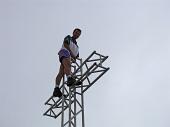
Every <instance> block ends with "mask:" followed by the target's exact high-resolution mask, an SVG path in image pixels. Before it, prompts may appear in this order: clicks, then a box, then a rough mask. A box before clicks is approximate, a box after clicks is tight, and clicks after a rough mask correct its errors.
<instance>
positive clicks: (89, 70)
mask: <svg viewBox="0 0 170 127" xmlns="http://www.w3.org/2000/svg"><path fill="white" fill-rule="evenodd" d="M107 58H108V56H103V55H101V54H99V53H97V52H96V51H94V52H92V53H91V55H90V56H89V57H88V58H87V59H86V60H85V61H82V59H78V60H77V62H76V63H72V72H73V73H72V74H73V75H74V76H75V77H76V80H77V81H82V82H83V84H82V85H79V86H72V87H67V86H66V83H67V82H66V81H65V77H63V84H62V85H61V87H60V89H61V91H62V93H63V94H64V96H62V97H61V98H56V97H53V96H51V97H50V98H49V99H48V100H47V101H46V102H45V105H48V106H49V108H48V110H47V111H46V112H45V113H44V115H46V116H49V117H53V118H58V117H61V127H65V126H67V125H68V127H77V126H78V127H85V118H84V116H85V115H84V92H85V91H87V90H88V89H89V88H90V87H91V86H92V85H93V84H94V83H95V82H96V81H97V80H98V79H99V78H100V77H102V76H103V75H104V74H105V73H106V72H107V71H108V70H109V68H108V67H104V66H103V65H102V64H103V62H104V61H105V60H106V59H107ZM80 114H81V115H80Z"/></svg>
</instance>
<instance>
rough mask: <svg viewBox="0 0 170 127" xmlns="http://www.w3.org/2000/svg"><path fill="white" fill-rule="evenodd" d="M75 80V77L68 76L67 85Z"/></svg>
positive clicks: (70, 84)
mask: <svg viewBox="0 0 170 127" xmlns="http://www.w3.org/2000/svg"><path fill="white" fill-rule="evenodd" d="M75 82H76V79H75V78H73V77H68V79H67V86H72V85H73V84H74V83H75Z"/></svg>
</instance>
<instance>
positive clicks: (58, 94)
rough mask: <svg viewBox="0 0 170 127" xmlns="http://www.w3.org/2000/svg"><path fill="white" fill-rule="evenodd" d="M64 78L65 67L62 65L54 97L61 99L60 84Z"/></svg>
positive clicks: (56, 81)
mask: <svg viewBox="0 0 170 127" xmlns="http://www.w3.org/2000/svg"><path fill="white" fill-rule="evenodd" d="M63 76H64V67H63V65H62V64H61V65H60V70H59V73H58V74H57V77H56V80H55V83H56V84H55V88H54V92H53V96H54V97H61V96H62V93H61V91H60V88H59V85H60V82H61V79H62V77H63Z"/></svg>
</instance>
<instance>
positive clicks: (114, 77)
mask: <svg viewBox="0 0 170 127" xmlns="http://www.w3.org/2000/svg"><path fill="white" fill-rule="evenodd" d="M0 17H1V20H0V58H1V64H0V65H1V66H0V77H1V78H0V100H1V105H0V127H11V126H12V127H47V126H48V127H59V125H60V119H59V120H55V119H52V118H48V117H44V116H42V114H43V113H44V111H45V110H46V107H45V106H44V105H43V104H44V102H45V101H46V99H48V97H49V96H50V95H51V94H52V91H53V88H54V78H55V76H56V74H57V71H58V67H59V62H58V56H57V52H58V50H59V49H60V47H61V43H62V40H63V38H64V37H65V36H66V35H68V34H71V33H72V30H73V29H74V28H75V27H80V28H81V29H82V36H81V37H80V38H79V39H78V42H79V46H80V56H81V57H82V58H83V59H84V58H86V57H87V56H88V55H89V54H90V53H91V52H92V51H93V50H96V51H98V52H100V53H101V54H104V55H109V59H108V61H107V62H106V63H105V65H106V66H109V67H110V68H111V69H110V71H109V72H108V73H106V75H104V76H103V77H102V79H100V80H99V82H97V83H96V84H95V85H94V86H93V87H92V88H91V89H90V90H89V91H87V93H86V94H85V95H86V97H85V121H86V126H87V127H92V126H94V127H169V126H170V121H169V118H170V92H169V91H170V67H169V65H170V2H169V1H168V0H93V1H92V0H29V1H28V0H5V1H3V0H1V1H0Z"/></svg>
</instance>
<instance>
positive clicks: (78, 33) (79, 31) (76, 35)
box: [73, 28, 81, 39]
mask: <svg viewBox="0 0 170 127" xmlns="http://www.w3.org/2000/svg"><path fill="white" fill-rule="evenodd" d="M80 35H81V30H80V29H79V28H75V29H74V30H73V38H74V39H77V38H79V36H80Z"/></svg>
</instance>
